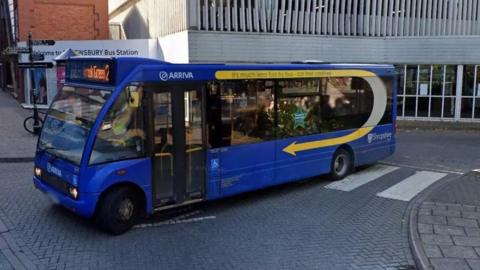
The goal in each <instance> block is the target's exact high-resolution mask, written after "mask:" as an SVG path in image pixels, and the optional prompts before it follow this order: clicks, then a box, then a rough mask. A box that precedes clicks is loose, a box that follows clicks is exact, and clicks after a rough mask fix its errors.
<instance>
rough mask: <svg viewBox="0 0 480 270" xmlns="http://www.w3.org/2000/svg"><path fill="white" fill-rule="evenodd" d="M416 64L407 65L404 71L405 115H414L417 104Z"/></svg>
mask: <svg viewBox="0 0 480 270" xmlns="http://www.w3.org/2000/svg"><path fill="white" fill-rule="evenodd" d="M417 75H418V66H417V65H407V68H406V72H405V105H404V106H405V109H404V110H405V114H404V116H407V117H414V116H416V114H415V112H416V105H417V97H416V95H417V83H418V82H417Z"/></svg>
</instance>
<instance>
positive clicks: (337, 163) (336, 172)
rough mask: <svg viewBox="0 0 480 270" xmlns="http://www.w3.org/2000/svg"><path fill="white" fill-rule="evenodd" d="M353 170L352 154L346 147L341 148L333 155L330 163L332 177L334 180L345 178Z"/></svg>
mask: <svg viewBox="0 0 480 270" xmlns="http://www.w3.org/2000/svg"><path fill="white" fill-rule="evenodd" d="M352 170H353V157H352V154H351V153H350V152H349V151H347V150H346V149H343V148H340V149H338V150H337V151H336V152H335V154H334V155H333V159H332V164H331V165H330V177H331V178H332V179H333V180H340V179H343V178H345V177H346V176H347V175H348V174H349V173H350V172H351V171H352Z"/></svg>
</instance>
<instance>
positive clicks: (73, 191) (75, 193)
mask: <svg viewBox="0 0 480 270" xmlns="http://www.w3.org/2000/svg"><path fill="white" fill-rule="evenodd" d="M68 193H70V196H71V197H72V198H74V199H75V200H76V199H78V189H77V188H76V187H74V186H70V187H69V188H68Z"/></svg>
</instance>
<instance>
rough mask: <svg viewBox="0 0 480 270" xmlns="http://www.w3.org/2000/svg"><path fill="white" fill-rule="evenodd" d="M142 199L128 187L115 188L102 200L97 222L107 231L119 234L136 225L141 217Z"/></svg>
mask: <svg viewBox="0 0 480 270" xmlns="http://www.w3.org/2000/svg"><path fill="white" fill-rule="evenodd" d="M140 213H141V210H140V200H139V198H138V196H136V194H135V193H134V192H133V191H132V190H131V189H130V188H128V187H120V188H117V189H114V190H112V191H110V192H108V193H107V194H105V196H104V197H103V198H102V199H101V200H100V202H99V206H98V209H97V213H96V217H95V218H96V222H97V224H98V225H99V226H100V227H101V228H102V229H103V230H105V231H107V232H109V233H111V234H113V235H119V234H122V233H124V232H126V231H128V230H129V229H130V228H132V227H133V225H135V223H136V222H137V221H138V219H139V217H140Z"/></svg>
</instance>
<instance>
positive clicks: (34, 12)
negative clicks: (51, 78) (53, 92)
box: [12, 0, 110, 103]
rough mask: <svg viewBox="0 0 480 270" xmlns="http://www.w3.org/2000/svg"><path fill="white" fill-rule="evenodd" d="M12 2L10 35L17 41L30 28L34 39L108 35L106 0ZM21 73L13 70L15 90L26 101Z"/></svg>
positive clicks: (19, 97) (99, 38)
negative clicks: (15, 79)
mask: <svg viewBox="0 0 480 270" xmlns="http://www.w3.org/2000/svg"><path fill="white" fill-rule="evenodd" d="M13 3H14V5H13V7H12V8H13V10H14V12H13V17H14V18H13V21H14V26H13V28H14V31H13V35H14V36H15V37H16V41H17V42H22V41H26V40H27V39H28V33H29V32H30V31H31V32H32V34H33V38H34V39H53V40H56V41H60V40H105V39H109V38H110V35H109V28H108V1H107V0H16V1H14V2H13ZM48 72H49V71H48V70H47V71H46V72H44V73H48ZM50 72H52V71H50ZM23 75H24V73H23V72H22V71H21V70H17V74H16V78H17V82H18V87H17V89H15V93H16V96H17V99H18V101H19V102H22V103H23V102H25V101H26V98H25V96H26V93H25V92H26V91H24V89H25V87H24V86H25V83H26V82H27V81H28V80H26V79H25V77H24V76H23ZM47 76H48V75H47ZM27 95H28V93H27Z"/></svg>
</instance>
